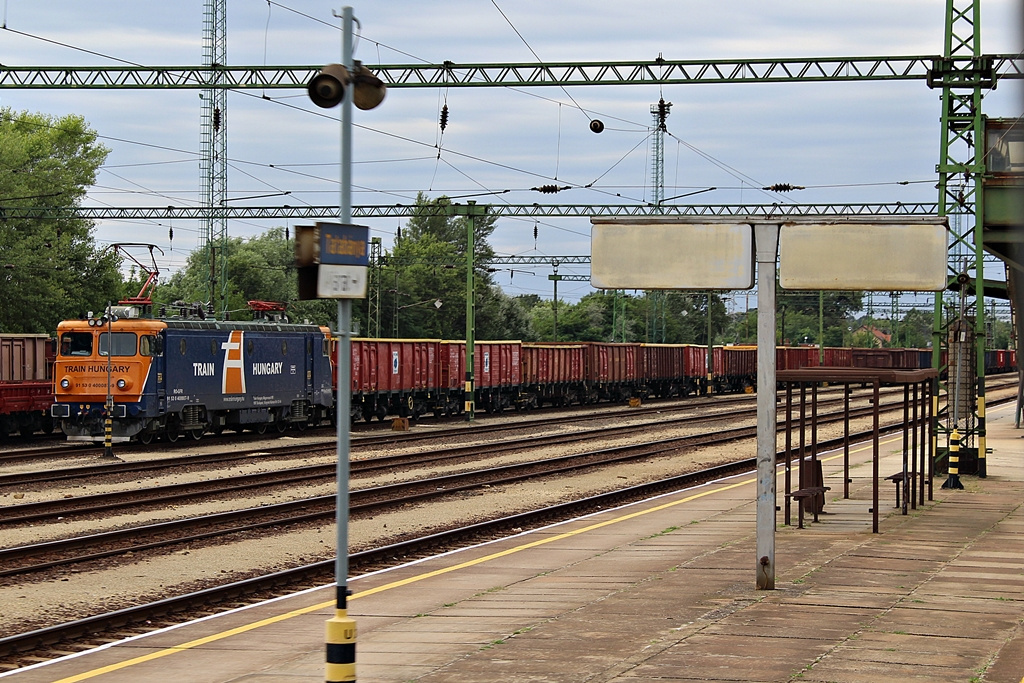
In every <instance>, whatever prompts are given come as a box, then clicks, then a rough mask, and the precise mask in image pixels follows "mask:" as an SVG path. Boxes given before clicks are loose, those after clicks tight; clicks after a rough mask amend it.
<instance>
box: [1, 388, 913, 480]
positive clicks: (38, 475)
mask: <svg viewBox="0 0 1024 683" xmlns="http://www.w3.org/2000/svg"><path fill="white" fill-rule="evenodd" d="M889 394H892V395H895V393H894V392H889ZM881 395H882V396H883V397H885V396H886V395H887V393H886V392H884V391H883V392H882V394H881ZM866 396H867V394H865V395H864V397H866ZM853 398H854V400H856V399H857V398H858V396H857V395H856V394H855V395H854V397H853ZM840 402H841V399H824V400H821V401H820V405H821V406H829V405H839V403H840ZM732 404H739V405H746V404H751V407H750V408H746V409H735V410H727V411H724V412H722V413H720V415H721V416H722V417H721V418H720V417H717V416H716V413H713V412H709V408H711V409H718V408H722V407H723V406H729V405H732ZM752 404H753V399H752V398H749V397H747V396H743V397H740V396H735V395H734V396H730V397H727V398H723V399H718V400H716V401H715V403H714V404H708V403H682V404H676V403H671V404H662V403H659V404H656V405H653V406H647V407H644V408H629V409H621V410H615V411H609V410H603V411H600V412H596V413H594V412H587V413H584V414H577V415H568V416H566V415H562V416H558V417H543V418H539V419H530V420H525V421H521V422H515V423H508V422H504V421H491V422H488V421H484V422H482V423H477V424H474V425H472V426H467V425H465V424H464V423H463V424H462V425H461V426H459V427H450V428H443V427H442V428H438V429H431V430H429V431H417V432H392V431H389V432H386V433H383V434H373V435H369V436H357V437H354V438H353V439H352V441H351V447H352V451H353V453H354V454H357V453H358V452H359V451H360V450H362V449H368V448H373V447H379V446H389V447H404V446H412V445H414V444H417V443H424V442H431V441H440V440H445V441H451V440H457V439H462V440H465V439H467V438H477V437H482V436H485V435H489V434H495V433H501V432H506V431H523V430H527V429H530V430H532V429H538V428H542V427H546V426H557V427H564V426H567V425H571V424H583V423H587V422H593V421H595V420H607V419H608V418H609V417H621V416H628V417H630V418H636V417H641V416H643V415H657V416H658V417H659V419H658V420H657V421H656V422H651V423H649V425H645V424H640V425H634V426H633V428H638V427H639V428H644V427H646V426H659V425H667V424H683V423H685V422H686V421H693V420H701V419H711V420H714V419H724V418H725V417H730V418H734V419H744V418H746V417H754V416H756V409H755V408H754V407H753V405H752ZM782 410H783V407H782V406H781V404H780V407H779V411H780V413H781V412H782ZM691 413H693V414H694V415H692V416H690V417H686V416H685V415H688V414H691ZM676 414H682V415H683V416H682V417H672V416H673V415H676ZM622 429H623V430H628V429H629V427H623V428H622ZM323 431H330V430H327V429H324V430H323ZM260 443H261V446H263V447H257V448H252V449H245V450H239V451H235V452H224V453H213V454H188V455H181V456H171V457H160V458H154V459H147V460H130V461H109V460H107V461H104V462H101V463H98V464H92V465H76V466H72V467H67V468H60V469H53V468H47V469H45V470H38V471H26V472H18V473H13V474H7V475H0V487H4V486H15V485H23V484H28V483H42V482H53V481H60V480H67V479H78V478H80V477H85V476H88V477H92V476H97V475H123V474H128V473H140V472H151V473H152V472H159V471H160V470H173V469H177V468H181V467H195V466H203V465H227V464H230V463H233V462H255V461H257V460H271V459H285V458H288V457H305V456H308V455H309V453H310V450H311V448H314V449H315V448H318V447H319V446H318V445H317V444H304V445H289V446H277V447H272V448H267V447H265V442H263V441H261V442H260ZM335 444H336V440H335V437H334V432H333V431H330V437H329V438H325V439H324V440H323V446H324V448H328V447H329V448H332V449H333V448H334V446H335ZM33 453H34V452H33ZM82 453H83V454H88V453H93V455H94V457H95V456H99V455H101V454H102V449H88V450H87V451H83V452H82ZM39 454H40V455H39V456H31V457H40V458H52V457H54V455H55V454H56V455H66V450H65V452H64V453H63V454H62V453H61V449H59V448H57V449H45V450H41V451H39ZM76 455H77V453H76ZM3 457H4V456H3V454H0V459H2V458H3ZM19 457H20V458H21V459H29V457H30V456H18V455H17V454H15V456H14V457H12V459H18V458H19Z"/></svg>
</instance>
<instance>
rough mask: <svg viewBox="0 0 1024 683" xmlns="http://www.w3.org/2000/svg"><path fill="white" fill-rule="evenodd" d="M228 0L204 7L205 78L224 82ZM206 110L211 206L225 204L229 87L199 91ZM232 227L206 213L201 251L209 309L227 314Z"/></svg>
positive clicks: (204, 191) (205, 196)
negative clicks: (223, 69) (206, 264)
mask: <svg viewBox="0 0 1024 683" xmlns="http://www.w3.org/2000/svg"><path fill="white" fill-rule="evenodd" d="M227 15H228V3H227V0H206V2H205V4H204V10H203V69H204V70H205V73H204V76H205V78H206V79H207V80H206V82H207V83H209V84H211V85H216V84H218V83H221V82H223V74H222V72H221V70H220V67H223V66H225V65H226V64H227V61H228V19H227ZM200 97H201V101H202V111H201V114H200V116H201V120H200V131H201V134H202V144H201V158H200V160H199V175H200V181H199V182H200V188H199V196H200V202H201V204H202V205H203V206H204V207H206V208H209V209H213V208H214V207H223V206H225V204H226V200H227V191H228V168H227V163H228V119H227V116H228V106H227V105H228V93H227V89H226V88H219V87H211V88H204V89H203V90H202V93H201V94H200ZM227 240H228V227H227V218H226V217H225V216H223V215H222V216H216V217H214V215H213V212H212V211H211V212H210V214H208V215H207V216H205V217H203V218H202V219H201V221H200V230H199V253H200V254H201V255H202V256H203V257H205V258H206V261H207V263H208V266H209V268H208V285H207V297H208V298H207V301H208V302H209V306H210V308H211V309H212V310H213V311H215V312H217V313H218V314H219V317H221V318H226V317H227V308H228V296H227V292H228V261H227Z"/></svg>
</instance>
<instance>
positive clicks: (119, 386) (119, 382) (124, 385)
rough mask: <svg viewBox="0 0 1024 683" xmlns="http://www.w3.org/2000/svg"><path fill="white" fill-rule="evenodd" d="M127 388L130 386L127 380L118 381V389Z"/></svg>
mask: <svg viewBox="0 0 1024 683" xmlns="http://www.w3.org/2000/svg"><path fill="white" fill-rule="evenodd" d="M127 386H128V382H127V381H126V380H124V379H119V380H117V388H118V389H124V388H125V387H127Z"/></svg>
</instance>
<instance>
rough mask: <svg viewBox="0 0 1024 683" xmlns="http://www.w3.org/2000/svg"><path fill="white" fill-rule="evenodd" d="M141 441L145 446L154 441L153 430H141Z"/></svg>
mask: <svg viewBox="0 0 1024 683" xmlns="http://www.w3.org/2000/svg"><path fill="white" fill-rule="evenodd" d="M139 443H141V444H142V445H143V446H148V445H149V444H151V443H153V432H139Z"/></svg>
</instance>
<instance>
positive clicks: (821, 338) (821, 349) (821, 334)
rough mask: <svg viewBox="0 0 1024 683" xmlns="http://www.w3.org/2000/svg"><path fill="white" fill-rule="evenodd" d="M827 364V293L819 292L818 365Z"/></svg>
mask: <svg viewBox="0 0 1024 683" xmlns="http://www.w3.org/2000/svg"><path fill="white" fill-rule="evenodd" d="M824 364H825V292H824V291H823V290H821V289H819V290H818V365H824Z"/></svg>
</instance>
